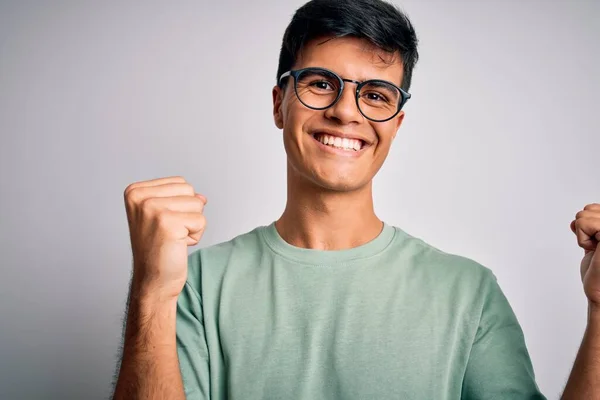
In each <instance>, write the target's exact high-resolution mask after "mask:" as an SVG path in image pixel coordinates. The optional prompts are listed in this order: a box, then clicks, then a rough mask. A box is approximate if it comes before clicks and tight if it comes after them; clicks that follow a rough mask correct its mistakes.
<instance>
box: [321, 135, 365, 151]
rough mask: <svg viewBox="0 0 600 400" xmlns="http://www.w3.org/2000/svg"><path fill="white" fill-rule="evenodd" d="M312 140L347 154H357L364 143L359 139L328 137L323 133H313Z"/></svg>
mask: <svg viewBox="0 0 600 400" xmlns="http://www.w3.org/2000/svg"><path fill="white" fill-rule="evenodd" d="M313 138H314V139H315V140H316V141H318V142H320V143H321V144H323V145H324V146H327V147H331V148H334V149H339V150H344V151H348V152H359V151H360V150H362V149H363V148H364V147H366V146H365V145H366V143H365V142H364V141H363V140H360V139H350V138H341V137H338V136H333V135H328V134H325V133H315V134H314V135H313Z"/></svg>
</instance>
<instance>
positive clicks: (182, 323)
mask: <svg viewBox="0 0 600 400" xmlns="http://www.w3.org/2000/svg"><path fill="white" fill-rule="evenodd" d="M189 260H190V262H189V268H188V269H191V268H192V262H194V261H197V260H199V257H197V255H196V254H194V255H190V258H189ZM193 267H194V268H197V267H199V266H195V265H194V266H193ZM190 272H191V271H190ZM190 275H194V274H190ZM194 286H195V285H192V284H191V283H190V278H189V277H188V282H186V283H185V286H184V287H183V290H182V292H181V293H180V295H179V297H178V299H177V328H176V335H177V355H178V357H179V368H180V371H181V377H182V379H183V386H184V389H185V394H186V398H187V399H188V400H207V399H210V374H209V359H208V346H207V343H206V338H205V332H204V322H203V315H202V297H201V295H200V293H199V292H198V290H196V289H195V288H194Z"/></svg>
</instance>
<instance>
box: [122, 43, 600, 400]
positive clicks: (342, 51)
mask: <svg viewBox="0 0 600 400" xmlns="http://www.w3.org/2000/svg"><path fill="white" fill-rule="evenodd" d="M324 39H327V38H324ZM348 60H351V61H352V62H348ZM307 66H320V67H325V68H327V69H330V70H333V71H335V72H337V73H338V74H339V75H340V76H342V77H343V78H348V79H354V80H358V81H362V80H365V79H372V78H373V79H374V78H378V79H385V80H388V81H391V82H393V83H396V84H397V85H398V86H400V82H401V80H402V73H403V70H402V64H401V63H400V59H399V58H398V55H390V54H388V53H385V52H383V51H381V50H378V49H375V48H373V47H372V46H371V45H369V44H368V43H367V42H365V41H364V40H359V39H355V38H337V39H332V40H323V39H321V40H315V41H312V42H310V43H308V44H307V46H306V47H305V49H304V50H303V51H302V53H301V54H300V57H299V59H298V60H297V63H296V65H294V68H302V67H307ZM348 89H349V90H348ZM353 91H354V84H348V85H347V89H345V90H344V93H343V94H342V98H341V99H340V101H339V102H338V103H337V104H336V105H335V106H334V107H331V108H329V109H327V110H323V111H315V110H311V109H308V108H306V107H305V106H303V105H302V104H301V103H300V102H299V101H298V100H297V98H296V96H295V94H294V92H293V87H292V85H290V84H289V83H288V85H287V86H286V89H285V90H281V89H280V88H279V87H274V88H273V117H274V121H275V125H276V126H277V127H278V128H279V129H281V130H282V137H283V143H284V147H285V151H286V153H287V159H288V165H287V175H288V187H287V192H288V199H287V203H286V207H285V210H284V212H283V213H282V215H281V217H280V218H279V219H278V220H277V221H276V228H277V230H278V232H279V233H280V235H281V236H282V237H283V239H284V240H286V241H287V242H289V243H290V244H292V245H296V246H298V247H305V248H312V249H323V250H334V249H346V248H351V247H355V246H359V245H361V244H364V243H366V242H368V241H370V240H372V239H374V238H375V237H376V236H377V235H378V234H379V233H380V232H381V229H382V221H381V220H380V219H379V218H378V217H377V216H376V215H375V212H374V210H373V196H372V179H373V177H374V176H375V174H376V173H377V172H378V171H379V169H380V168H381V166H382V165H383V162H384V161H385V159H386V157H387V155H388V153H389V150H390V146H391V145H392V142H393V140H394V138H395V136H396V133H397V131H398V129H399V128H400V125H401V124H402V121H403V119H404V112H403V111H401V112H400V113H399V114H398V115H397V116H396V117H394V118H393V119H391V120H389V121H386V122H372V121H369V120H367V119H366V118H364V117H363V116H362V115H361V114H360V113H359V111H358V109H357V107H356V103H355V99H354V93H353ZM320 129H332V130H336V131H338V132H343V133H347V134H355V135H359V136H360V137H362V138H364V139H365V140H366V141H367V142H368V143H369V146H368V148H366V149H365V150H364V151H362V153H361V154H360V155H359V156H358V157H347V156H341V155H335V154H333V153H331V152H327V151H324V150H323V149H322V148H320V147H319V144H318V143H317V142H316V141H315V140H314V139H313V137H312V136H311V133H312V132H314V131H315V130H320ZM124 200H125V207H126V211H127V219H128V224H129V231H130V238H131V246H132V251H133V277H132V283H131V289H130V295H129V302H128V308H127V323H126V329H125V335H124V346H123V358H122V361H121V366H120V371H119V376H118V379H117V383H116V387H115V393H114V399H184V398H185V394H184V390H183V383H182V380H181V373H180V370H179V364H178V358H177V346H176V340H175V338H176V337H175V326H176V304H177V297H178V295H179V293H180V292H181V290H182V288H183V285H184V283H185V280H186V278H187V248H188V246H193V245H195V244H197V243H198V242H199V241H200V239H201V237H202V235H203V233H204V230H205V227H206V220H205V218H204V215H203V210H204V205H205V204H206V198H205V197H204V196H202V195H200V194H198V193H196V192H195V190H194V188H193V187H192V186H191V185H190V184H189V183H187V182H186V180H185V179H184V178H183V177H181V176H175V177H167V178H161V179H153V180H149V181H142V182H136V183H132V184H131V185H129V186H128V187H127V188H126V189H125V193H124ZM571 229H572V231H573V232H574V233H575V234H576V236H577V240H578V243H579V245H580V246H581V247H582V248H584V249H585V256H584V258H583V260H582V263H581V276H582V280H583V283H584V291H585V293H586V296H587V297H588V300H589V314H588V315H589V318H588V328H587V330H586V334H585V336H584V340H583V343H582V345H581V348H580V351H579V354H578V356H577V360H576V362H575V364H574V366H573V372H572V374H571V377H570V378H569V381H568V384H567V387H566V388H565V392H564V395H563V399H565V400H569V399H592V398H600V379H599V377H600V256H598V255H597V254H598V251H597V250H598V240H599V239H600V205H598V204H591V205H588V206H586V207H585V208H584V210H582V211H581V212H579V213H578V214H577V215H576V219H575V220H574V221H573V222H572V224H571Z"/></svg>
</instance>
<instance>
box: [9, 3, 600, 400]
mask: <svg viewBox="0 0 600 400" xmlns="http://www.w3.org/2000/svg"><path fill="white" fill-rule="evenodd" d="M301 4H302V1H296V0H294V1H275V0H273V1H270V2H260V1H258V2H245V1H241V0H238V1H223V2H212V3H207V2H201V1H196V2H182V1H180V2H169V3H168V4H167V3H166V2H163V3H159V2H146V1H144V2H142V1H139V2H135V3H134V2H128V3H127V4H125V3H124V2H117V1H105V2H83V1H53V2H43V1H37V2H36V1H17V0H14V1H2V2H0V134H1V142H0V184H1V185H0V189H1V196H0V251H1V255H2V258H1V261H0V263H1V272H2V274H1V277H0V397H1V398H3V399H77V398H81V399H83V398H85V399H100V398H106V397H107V396H108V395H109V392H110V387H111V381H112V375H113V372H114V367H115V362H116V359H117V354H118V346H119V342H120V335H121V323H122V314H123V308H124V304H125V297H126V293H127V287H128V282H129V274H130V268H131V253H130V247H129V237H128V230H127V222H126V218H125V212H124V210H125V209H124V205H123V197H122V196H123V190H124V189H125V187H126V186H127V184H129V183H131V182H134V181H138V180H147V179H152V178H157V177H161V176H169V175H183V176H184V177H186V178H187V179H188V180H189V181H190V182H191V183H192V184H193V185H194V187H195V188H196V189H197V191H199V192H202V193H204V194H205V195H206V196H207V197H208V198H209V204H208V205H207V208H206V214H207V218H208V223H209V226H208V230H207V232H206V234H205V236H204V239H203V241H202V242H201V244H200V246H207V245H210V244H214V243H217V242H220V241H224V240H228V239H230V238H232V237H233V236H235V235H237V234H240V233H243V232H246V231H248V230H250V229H252V228H254V227H255V226H257V225H266V224H268V223H270V222H271V221H272V220H274V219H276V218H277V217H278V216H279V215H280V213H281V211H282V210H283V206H284V202H285V153H284V150H283V146H282V141H281V132H280V131H279V130H277V129H276V128H275V126H274V124H273V121H272V116H271V115H272V114H271V88H272V86H273V84H274V83H275V74H276V69H277V61H278V55H279V48H280V46H281V38H282V35H283V31H284V29H285V27H286V26H287V24H288V22H289V20H290V18H291V16H292V14H293V12H294V11H295V10H296V8H297V7H299V6H300V5H301ZM401 5H402V7H403V9H404V10H405V11H406V12H407V13H408V15H409V17H410V18H411V19H412V22H413V23H414V25H415V27H416V29H417V33H418V35H419V38H420V54H421V59H420V61H419V63H418V64H417V67H416V69H415V71H414V81H413V85H412V87H411V93H412V94H413V97H412V99H411V100H410V101H409V103H408V104H407V106H406V108H405V111H406V118H405V120H404V124H403V125H402V127H401V129H400V132H399V134H398V137H397V139H396V140H395V142H394V147H393V148H392V151H391V152H390V156H389V158H388V160H387V162H386V164H385V165H384V167H383V169H382V170H381V172H380V174H379V175H378V176H377V178H376V180H375V201H376V211H377V212H378V214H379V216H380V217H381V218H383V219H384V220H386V221H387V222H388V223H390V224H394V225H397V226H399V227H401V228H402V229H405V230H406V231H407V232H409V233H411V234H412V235H415V236H417V237H421V238H423V239H424V240H426V241H427V242H428V243H430V244H432V245H434V246H436V247H438V248H440V249H442V250H444V251H447V252H451V253H457V254H461V255H463V256H467V257H470V258H473V259H475V260H477V261H478V262H481V263H482V264H484V265H486V266H487V267H489V268H491V269H492V270H493V271H494V272H495V274H496V275H497V277H498V280H499V282H500V284H501V286H502V287H503V289H504V291H505V293H506V295H507V297H508V298H509V300H510V301H511V304H512V305H513V308H514V309H515V312H516V314H517V316H518V318H519V321H520V322H521V324H522V327H523V330H524V331H525V336H526V340H527V345H528V348H529V350H530V353H531V357H532V360H533V362H534V367H535V371H536V375H537V378H538V382H539V385H540V386H541V388H542V390H543V392H544V393H545V394H546V395H547V396H548V397H549V398H558V396H559V393H560V391H561V390H562V387H563V386H564V383H565V382H566V379H567V377H568V374H569V372H570V369H571V365H572V362H573V360H574V357H575V354H576V351H577V349H578V346H579V343H580V340H581V337H582V334H583V331H584V329H585V322H586V301H585V296H584V294H583V291H582V289H581V284H580V278H579V272H578V268H579V262H580V260H581V256H582V255H583V251H582V250H581V249H580V248H579V247H578V246H577V243H576V239H575V236H574V235H573V234H572V233H571V231H570V229H569V223H570V222H571V220H572V219H573V218H574V217H575V214H576V213H577V211H579V210H580V209H582V208H583V206H585V205H586V204H588V203H591V202H600V163H599V160H600V132H599V131H598V123H597V118H598V114H599V112H600V101H599V100H598V99H599V97H598V93H600V78H599V74H598V70H599V66H598V65H599V64H600V58H599V56H598V52H599V50H600V48H599V46H598V39H599V38H600V23H598V22H599V20H600V2H597V1H596V2H594V1H570V2H567V1H558V0H557V1H541V0H539V1H528V2H523V1H517V0H513V1H499V0H498V1H475V0H472V1H467V0H464V1H452V2H448V1H422V0H421V1H417V0H405V1H403V2H402V4H401ZM192 250H195V248H192V249H190V251H192Z"/></svg>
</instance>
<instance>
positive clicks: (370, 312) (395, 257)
mask: <svg viewBox="0 0 600 400" xmlns="http://www.w3.org/2000/svg"><path fill="white" fill-rule="evenodd" d="M417 58H418V55H417V38H416V35H415V31H414V29H413V27H412V25H411V23H410V22H409V20H408V18H407V17H406V16H405V15H404V14H402V13H401V12H400V11H399V10H398V9H397V8H395V7H394V6H392V5H390V4H388V3H385V2H382V1H379V0H345V1H329V0H314V1H311V2H309V3H307V4H305V5H304V6H303V7H301V8H300V9H299V10H298V11H297V12H296V14H295V15H294V17H293V19H292V21H291V23H290V25H289V26H288V28H287V30H286V32H285V35H284V38H283V45H282V48H281V54H280V59H279V68H278V71H277V76H276V85H275V87H274V88H273V90H272V93H273V116H274V121H275V125H276V126H277V127H278V128H279V129H280V130H282V134H283V143H284V147H285V151H286V153H287V203H286V207H285V210H284V211H283V214H282V215H281V217H280V218H279V219H277V220H276V221H275V222H273V223H270V224H268V225H265V226H260V227H257V228H256V229H254V230H252V231H250V232H247V233H245V234H242V235H240V236H237V237H236V238H234V239H232V240H230V241H228V242H225V243H221V244H218V245H214V246H210V247H207V248H204V249H200V250H196V251H195V252H193V253H192V254H191V255H190V256H188V255H187V246H188V245H193V244H196V243H198V241H199V240H200V237H201V235H202V232H203V230H204V227H205V220H204V216H203V215H202V211H203V207H204V204H205V203H206V199H205V198H204V197H203V196H202V195H199V194H197V193H196V192H195V191H194V189H193V188H192V187H191V186H190V185H189V184H188V183H187V182H186V181H185V180H184V179H183V178H181V177H170V178H163V179H156V180H151V181H145V182H137V183H134V184H132V185H130V186H128V188H127V189H126V191H125V202H126V206H127V215H128V219H129V226H130V232H131V241H132V249H133V254H134V266H133V267H134V272H133V279H132V287H131V292H130V303H129V307H128V318H127V327H126V332H125V345H124V353H123V360H122V364H121V372H120V375H119V380H118V383H117V387H116V392H115V398H144V399H148V398H152V399H154V398H157V399H158V398H160V399H163V398H169V399H183V398H185V397H187V398H188V399H244V400H249V399H311V400H314V399H344V400H348V399H386V400H387V399H436V400H443V399H448V400H450V399H461V398H462V399H492V398H493V399H511V400H514V399H544V398H545V397H544V396H543V395H542V394H541V393H540V391H539V390H538V387H537V385H536V382H535V377H534V371H533V368H532V364H531V361H530V358H529V354H528V351H527V348H526V346H525V341H524V337H523V332H522V330H521V327H520V326H519V323H518V321H517V318H516V317H515V314H514V313H513V311H512V309H511V307H510V305H509V303H508V301H507V299H506V298H505V296H504V295H503V293H502V290H501V289H500V287H499V285H498V283H497V281H496V278H495V276H494V274H493V273H492V272H491V271H490V270H489V269H488V268H486V267H484V266H483V265H481V264H479V263H477V262H475V261H473V260H471V259H468V258H466V257H462V256H459V255H454V254H449V253H446V252H443V251H441V250H439V249H437V248H435V247H434V246H432V245H430V244H428V243H426V242H424V241H423V240H421V239H418V238H416V237H413V236H411V235H410V234H408V233H407V232H405V231H404V230H402V229H401V228H399V227H395V226H392V225H389V224H387V223H385V222H384V221H382V220H380V219H379V218H378V217H377V215H376V213H375V211H374V208H373V192H372V181H373V177H374V176H375V174H376V173H377V171H378V170H379V169H380V168H381V166H382V164H383V162H384V161H385V159H386V157H387V155H388V152H389V150H390V146H391V145H392V143H393V141H394V138H395V136H396V133H397V132H398V129H399V128H400V126H401V124H402V121H403V119H404V110H403V108H404V105H405V104H406V102H407V101H408V100H409V98H410V94H409V89H410V82H411V76H412V70H413V67H414V66H415V63H416V62H417ZM599 208H600V207H597V206H593V207H590V208H589V209H588V210H587V211H586V212H587V214H585V215H583V214H582V215H578V220H577V223H575V221H574V224H573V225H572V229H573V231H574V232H576V233H577V234H578V238H579V243H580V245H582V246H583V247H585V248H586V249H588V250H586V251H588V253H589V252H590V251H591V250H593V249H594V248H595V247H594V246H596V245H597V239H594V237H595V236H596V237H597V236H600V234H597V232H598V231H600V226H599V225H600V224H598V222H597V221H600V219H598V218H597V217H598V216H600V210H599ZM590 258H591V256H587V261H586V262H587V265H586V267H589V268H590V269H591V270H594V271H596V270H600V262H598V260H595V261H593V262H592V263H591V265H592V267H590ZM582 268H583V267H582ZM583 270H587V268H584V269H582V271H583ZM598 274H600V272H599V273H598ZM598 280H599V279H596V281H598ZM589 281H590V282H592V281H594V279H592V278H590V279H589ZM590 285H591V286H592V289H590V288H589V287H588V290H587V291H586V293H587V292H590V293H600V290H598V291H595V290H593V287H600V283H598V282H596V283H595V284H594V283H589V282H588V286H590ZM594 285H596V286H594ZM597 297H600V296H597ZM591 298H592V297H590V299H591ZM596 301H599V302H600V299H598V300H596ZM598 308H600V307H598ZM594 315H595V314H594ZM595 332H596V331H592V333H591V335H592V336H591V337H592V338H591V339H590V337H588V339H587V340H588V343H587V344H585V346H582V354H583V356H581V357H580V359H579V364H576V368H575V370H574V373H573V377H575V378H573V377H572V380H571V381H570V385H571V386H570V390H571V391H572V393H581V392H582V390H583V388H587V389H590V388H591V387H592V385H591V384H590V382H591V381H592V380H593V379H592V378H593V376H594V375H593V371H594V368H591V367H590V366H591V365H595V364H594V362H595V361H594V360H595V358H594V357H590V354H592V355H593V352H592V351H591V350H590V349H592V348H594V346H596V347H598V339H597V333H595ZM590 390H591V389H590Z"/></svg>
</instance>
